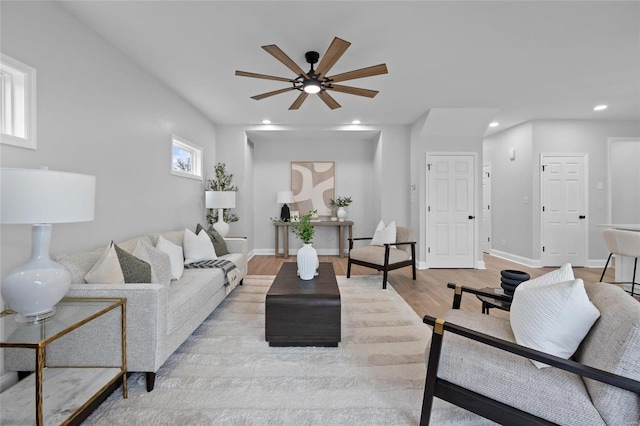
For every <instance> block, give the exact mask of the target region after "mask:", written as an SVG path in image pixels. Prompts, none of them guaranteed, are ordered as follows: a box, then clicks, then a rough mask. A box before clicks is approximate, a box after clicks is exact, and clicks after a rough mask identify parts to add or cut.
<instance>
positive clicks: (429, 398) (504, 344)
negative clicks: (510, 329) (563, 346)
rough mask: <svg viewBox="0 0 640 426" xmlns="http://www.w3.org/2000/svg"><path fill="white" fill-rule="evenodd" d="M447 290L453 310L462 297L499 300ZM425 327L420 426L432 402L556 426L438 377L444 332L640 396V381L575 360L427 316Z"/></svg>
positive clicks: (425, 421) (513, 421)
mask: <svg viewBox="0 0 640 426" xmlns="http://www.w3.org/2000/svg"><path fill="white" fill-rule="evenodd" d="M447 287H449V288H454V289H455V295H454V299H453V309H459V308H460V301H461V299H462V293H463V292H468V293H471V294H485V295H488V296H491V297H496V295H494V294H492V293H491V294H489V293H485V292H482V291H479V290H476V289H473V288H469V287H463V286H460V285H456V284H448V285H447ZM423 322H424V323H425V324H428V325H431V326H433V335H432V338H431V348H430V349H429V365H428V367H427V378H426V382H425V389H424V399H423V402H422V415H421V417H420V425H421V426H426V425H428V424H429V421H430V417H431V409H432V407H433V398H434V397H437V398H440V399H443V400H445V401H447V402H449V403H451V404H454V405H457V406H458V407H462V408H464V409H466V410H469V411H471V412H473V413H476V414H478V415H480V416H482V417H485V418H487V419H489V420H492V421H494V422H497V423H500V424H517V425H553V424H555V423H552V422H549V421H548V420H545V419H543V418H541V417H538V416H535V415H533V414H530V413H527V412H524V411H522V410H519V409H517V408H514V407H511V406H509V405H507V404H504V403H502V402H500V401H497V400H494V399H491V398H488V397H486V396H484V395H481V394H479V393H477V392H473V391H471V390H469V389H466V388H463V387H461V386H458V385H456V384H454V383H451V382H448V381H446V380H443V379H441V378H439V377H438V367H439V364H440V353H441V351H442V342H443V339H444V335H445V332H449V333H453V334H457V335H459V336H462V337H465V338H468V339H471V340H475V341H477V342H480V343H483V344H485V345H488V346H492V347H494V348H497V349H500V350H503V351H506V352H510V353H512V354H515V355H518V356H522V357H525V358H529V359H533V360H536V361H540V362H544V363H545V364H548V365H551V366H552V367H555V368H560V369H562V370H565V371H568V372H570V373H574V374H578V375H580V376H582V377H587V378H590V379H593V380H597V381H599V382H603V383H607V384H609V385H612V386H616V387H619V388H622V389H626V390H628V391H631V392H635V393H637V394H640V381H637V380H633V379H629V378H628V377H624V376H619V375H617V374H613V373H609V372H607V371H604V370H599V369H597V368H593V367H589V366H586V365H584V364H581V363H579V362H576V361H573V360H567V359H563V358H559V357H556V356H553V355H549V354H547V353H544V352H540V351H537V350H534V349H530V348H527V347H524V346H520V345H518V344H515V343H511V342H508V341H506V340H502V339H498V338H496V337H493V336H490V335H488V334H484V333H479V332H477V331H474V330H471V329H469V328H466V327H461V326H459V325H456V324H450V323H447V322H446V321H445V320H443V319H441V318H434V317H431V316H429V315H425V316H424V318H423Z"/></svg>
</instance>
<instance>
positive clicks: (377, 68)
mask: <svg viewBox="0 0 640 426" xmlns="http://www.w3.org/2000/svg"><path fill="white" fill-rule="evenodd" d="M388 72H389V71H387V65H386V64H380V65H374V66H372V67H367V68H360V69H359V70H354V71H348V72H344V73H342V74H336V75H334V76H331V77H327V78H328V79H330V80H331V81H332V82H338V81H346V80H355V79H356V78H363V77H371V76H374V75H380V74H386V73H388Z"/></svg>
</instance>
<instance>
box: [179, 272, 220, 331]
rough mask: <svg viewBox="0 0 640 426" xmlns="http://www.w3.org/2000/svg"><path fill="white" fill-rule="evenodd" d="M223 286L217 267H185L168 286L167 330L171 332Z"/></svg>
mask: <svg viewBox="0 0 640 426" xmlns="http://www.w3.org/2000/svg"><path fill="white" fill-rule="evenodd" d="M223 286H224V276H223V273H222V270H221V269H219V268H211V269H187V270H185V271H184V274H183V275H182V277H181V278H180V279H179V280H178V281H174V282H173V283H172V284H171V287H170V288H169V295H168V302H169V308H168V310H169V313H168V318H167V332H168V333H171V332H172V331H173V330H174V329H175V328H176V327H179V326H180V325H181V324H182V323H183V322H184V321H186V320H187V319H188V318H190V316H191V315H192V313H193V312H197V311H198V309H199V308H200V307H201V306H202V305H203V304H205V303H206V302H207V300H209V299H210V298H211V297H212V296H213V295H214V293H215V292H216V291H218V290H219V289H220V288H221V287H223Z"/></svg>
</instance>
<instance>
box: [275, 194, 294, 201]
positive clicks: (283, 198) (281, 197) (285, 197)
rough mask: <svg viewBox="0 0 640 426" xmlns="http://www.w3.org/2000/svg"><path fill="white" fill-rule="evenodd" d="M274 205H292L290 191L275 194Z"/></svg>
mask: <svg viewBox="0 0 640 426" xmlns="http://www.w3.org/2000/svg"><path fill="white" fill-rule="evenodd" d="M276 203H278V204H289V203H293V192H292V191H278V193H277V194H276Z"/></svg>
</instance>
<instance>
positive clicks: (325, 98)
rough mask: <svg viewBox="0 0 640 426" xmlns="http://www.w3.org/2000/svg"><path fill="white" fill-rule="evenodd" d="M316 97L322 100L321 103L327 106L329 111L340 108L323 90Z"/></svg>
mask: <svg viewBox="0 0 640 426" xmlns="http://www.w3.org/2000/svg"><path fill="white" fill-rule="evenodd" d="M318 96H319V97H320V99H322V101H323V102H324V103H325V104H327V106H328V107H329V108H331V109H336V108H340V104H339V103H338V102H336V100H335V99H333V97H332V96H331V95H330V94H328V93H327V92H325V91H324V90H323V91H322V92H320V93H318Z"/></svg>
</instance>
